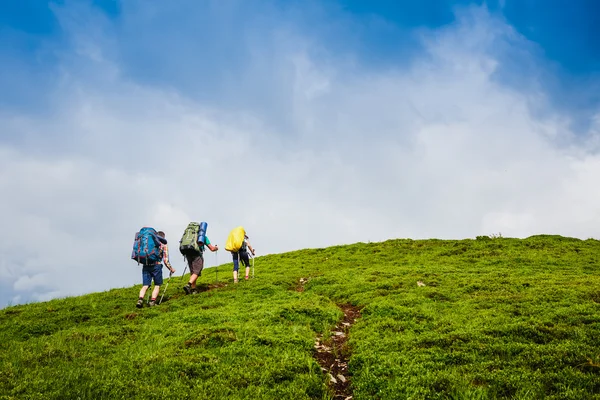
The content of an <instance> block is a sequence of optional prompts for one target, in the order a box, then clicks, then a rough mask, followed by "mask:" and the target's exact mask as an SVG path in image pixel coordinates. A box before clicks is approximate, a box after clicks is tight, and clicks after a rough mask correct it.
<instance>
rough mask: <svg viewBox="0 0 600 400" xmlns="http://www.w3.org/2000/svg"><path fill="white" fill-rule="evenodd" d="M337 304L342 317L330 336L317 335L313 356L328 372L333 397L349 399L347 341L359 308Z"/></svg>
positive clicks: (358, 314)
mask: <svg viewBox="0 0 600 400" xmlns="http://www.w3.org/2000/svg"><path fill="white" fill-rule="evenodd" d="M338 306H339V307H340V309H341V310H342V311H343V312H344V318H343V319H342V321H340V322H339V323H338V324H337V325H336V327H335V329H334V330H333V331H332V332H331V336H330V337H328V338H323V337H321V336H319V337H317V340H316V341H315V358H316V360H317V361H318V363H319V365H320V366H321V369H322V370H323V372H324V373H326V374H328V377H329V386H330V387H331V388H332V389H333V391H334V396H333V398H334V399H344V400H350V399H352V391H351V390H350V376H349V374H348V360H349V358H350V351H349V348H348V344H347V342H348V333H349V332H350V328H351V327H352V325H353V324H354V323H355V322H356V320H357V319H358V318H360V309H359V308H358V307H355V306H353V305H350V304H341V305H338Z"/></svg>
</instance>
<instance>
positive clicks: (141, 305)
mask: <svg viewBox="0 0 600 400" xmlns="http://www.w3.org/2000/svg"><path fill="white" fill-rule="evenodd" d="M135 306H136V307H137V308H142V307H144V299H138V301H137V303H135Z"/></svg>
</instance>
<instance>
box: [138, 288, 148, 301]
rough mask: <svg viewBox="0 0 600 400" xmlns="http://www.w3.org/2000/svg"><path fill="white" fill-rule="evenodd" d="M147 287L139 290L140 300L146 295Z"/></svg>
mask: <svg viewBox="0 0 600 400" xmlns="http://www.w3.org/2000/svg"><path fill="white" fill-rule="evenodd" d="M148 287H149V286H147V285H144V286H142V288H141V289H140V295H139V298H140V299H143V298H144V296H145V295H146V290H148Z"/></svg>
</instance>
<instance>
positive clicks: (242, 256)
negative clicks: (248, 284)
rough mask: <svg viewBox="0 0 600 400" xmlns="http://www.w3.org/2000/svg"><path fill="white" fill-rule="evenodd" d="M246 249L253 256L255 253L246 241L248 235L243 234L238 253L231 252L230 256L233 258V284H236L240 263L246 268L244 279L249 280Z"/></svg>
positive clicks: (248, 260) (248, 263)
mask: <svg viewBox="0 0 600 400" xmlns="http://www.w3.org/2000/svg"><path fill="white" fill-rule="evenodd" d="M248 249H250V252H251V253H252V255H253V256H254V254H255V251H254V249H253V248H252V245H250V242H249V241H248V235H246V234H245V233H244V240H243V241H242V247H240V249H239V250H238V251H232V252H231V255H232V256H233V282H234V283H238V271H239V269H240V261H241V262H242V264H243V265H244V266H245V267H246V277H245V279H246V280H248V279H249V275H250V258H249V256H248Z"/></svg>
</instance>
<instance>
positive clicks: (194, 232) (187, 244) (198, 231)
mask: <svg viewBox="0 0 600 400" xmlns="http://www.w3.org/2000/svg"><path fill="white" fill-rule="evenodd" d="M207 228H208V224H207V223H206V222H200V223H197V222H190V223H189V224H188V226H187V228H185V231H184V232H183V236H182V237H181V240H180V241H179V251H180V252H181V254H184V255H185V254H186V253H188V252H190V251H194V252H196V253H202V252H203V251H204V242H205V241H206V229H207ZM198 242H200V243H201V244H202V246H200V245H199V244H198Z"/></svg>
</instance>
